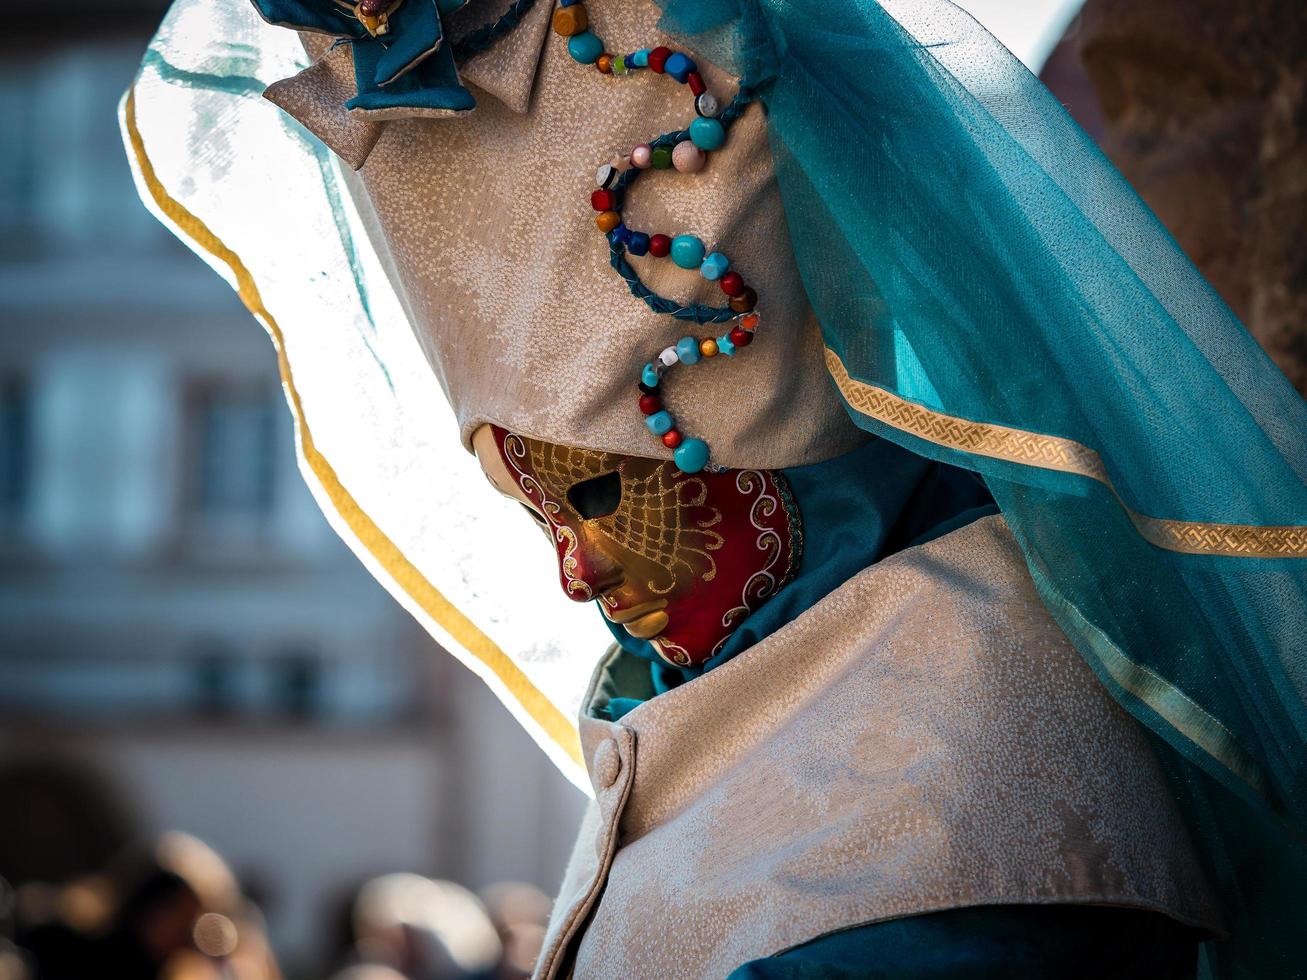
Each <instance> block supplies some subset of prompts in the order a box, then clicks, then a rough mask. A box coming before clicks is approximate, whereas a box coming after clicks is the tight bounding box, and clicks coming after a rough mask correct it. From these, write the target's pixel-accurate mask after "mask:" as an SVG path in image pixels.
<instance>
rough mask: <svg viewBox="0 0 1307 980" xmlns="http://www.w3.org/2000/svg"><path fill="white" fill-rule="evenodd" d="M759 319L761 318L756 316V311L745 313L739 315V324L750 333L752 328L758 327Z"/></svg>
mask: <svg viewBox="0 0 1307 980" xmlns="http://www.w3.org/2000/svg"><path fill="white" fill-rule="evenodd" d="M761 321H762V318H761V317H760V316H758V314H757V313H746V314H745V315H744V316H742V317H740V326H741V327H743V328H744V329H745V330H748V331H749V332H750V333H752V332H753V331H754V330H757V329H758V324H759V323H760V322H761Z"/></svg>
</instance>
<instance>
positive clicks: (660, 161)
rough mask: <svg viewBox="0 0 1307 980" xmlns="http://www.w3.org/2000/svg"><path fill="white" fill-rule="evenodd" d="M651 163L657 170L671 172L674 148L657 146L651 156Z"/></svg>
mask: <svg viewBox="0 0 1307 980" xmlns="http://www.w3.org/2000/svg"><path fill="white" fill-rule="evenodd" d="M649 162H650V163H651V164H652V165H653V168H654V169H655V170H671V169H672V148H671V147H670V146H655V147H654V151H653V153H652V154H650V157H649Z"/></svg>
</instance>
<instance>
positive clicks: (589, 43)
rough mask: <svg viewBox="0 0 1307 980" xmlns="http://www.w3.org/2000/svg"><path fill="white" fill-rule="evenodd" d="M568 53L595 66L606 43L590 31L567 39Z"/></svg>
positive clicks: (582, 61)
mask: <svg viewBox="0 0 1307 980" xmlns="http://www.w3.org/2000/svg"><path fill="white" fill-rule="evenodd" d="M567 53H568V54H570V55H571V56H572V58H573V59H574V60H575V61H579V62H580V63H581V64H583V65H593V64H594V63H595V62H596V61H598V60H599V56H600V55H601V54H603V53H604V42H603V41H601V40H599V38H598V37H597V36H595V35H594V34H592V33H591V32H590V31H582V32H581V33H580V34H573V35H572V36H571V37H569V38H568V39H567ZM719 125H720V124H719Z"/></svg>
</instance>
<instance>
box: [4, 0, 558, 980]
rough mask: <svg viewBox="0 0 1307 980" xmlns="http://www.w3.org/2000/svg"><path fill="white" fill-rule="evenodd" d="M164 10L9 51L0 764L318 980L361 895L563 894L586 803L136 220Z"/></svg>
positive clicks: (236, 336) (236, 321)
mask: <svg viewBox="0 0 1307 980" xmlns="http://www.w3.org/2000/svg"><path fill="white" fill-rule="evenodd" d="M162 7H163V4H162V3H146V2H144V0H141V2H131V0H122V2H119V0H113V2H110V3H106V4H103V5H99V6H96V7H93V8H90V7H88V8H87V10H86V11H84V13H85V14H86V16H85V17H84V18H83V19H82V20H80V21H79V20H78V19H77V18H76V17H70V16H69V14H70V13H71V14H76V13H77V12H78V10H77V5H76V4H73V5H72V8H71V10H70V11H66V12H65V13H64V14H63V18H62V19H61V22H62V23H63V24H64V25H65V27H66V29H63V30H61V31H59V32H50V33H47V34H46V35H45V36H44V37H43V38H42V39H41V40H39V41H33V40H32V39H24V38H22V37H21V36H20V37H17V38H11V39H10V40H9V41H6V42H3V43H4V44H5V45H6V47H7V49H8V50H7V51H6V57H5V58H4V59H0V109H2V110H3V118H4V119H5V121H6V122H5V125H6V129H7V131H8V132H7V136H6V139H5V150H4V152H3V153H0V769H3V767H4V766H5V765H7V764H11V763H16V762H18V761H22V760H32V759H41V758H68V759H73V760H77V761H79V762H81V763H84V764H87V765H90V766H92V767H93V768H94V769H95V770H96V771H97V772H98V773H100V774H101V775H102V776H103V777H104V778H105V779H106V780H107V781H108V782H109V783H111V784H112V785H114V786H116V787H118V789H119V790H120V792H121V794H122V795H123V796H124V798H125V800H126V802H127V810H128V812H129V814H130V820H131V821H132V822H133V825H134V827H135V829H136V830H137V831H138V832H139V833H142V834H148V833H153V832H158V831H160V830H164V829H178V830H183V831H187V832H189V833H192V834H195V835H196V836H198V837H200V838H201V839H203V840H205V841H206V842H208V843H209V844H210V845H212V846H213V847H214V848H216V849H217V850H218V851H219V852H220V853H221V854H222V855H223V856H224V857H225V858H226V859H227V860H228V861H229V862H230V863H231V864H232V866H233V867H234V868H235V870H236V872H237V873H238V874H239V875H242V876H244V877H245V878H246V879H247V881H248V882H249V883H250V885H251V886H252V888H253V889H254V891H255V892H256V894H259V895H262V896H263V897H264V903H265V910H266V912H267V914H268V920H269V927H270V933H271V936H272V940H273V943H274V946H275V947H276V948H277V950H278V952H279V953H280V954H281V955H282V957H283V959H284V961H285V962H286V963H287V965H289V966H290V967H291V973H292V975H293V974H294V972H295V969H294V967H295V965H296V964H300V965H301V967H302V969H303V970H308V971H310V973H309V974H306V975H312V971H314V970H316V969H318V968H319V967H320V964H318V963H316V962H315V957H316V956H317V951H319V950H321V949H323V948H324V947H325V944H326V942H327V939H326V937H325V935H324V930H326V929H328V928H330V925H331V923H330V921H329V920H330V915H331V912H332V909H333V907H334V906H335V905H337V904H338V903H339V902H340V901H341V900H342V899H343V896H344V894H345V892H346V891H347V890H348V889H349V888H351V887H353V886H355V885H357V884H358V882H359V881H360V880H361V879H362V878H364V877H367V876H370V875H374V874H377V873H381V872H389V871H401V870H404V871H416V872H421V873H425V874H437V875H440V876H443V877H447V878H451V879H453V880H456V881H459V882H462V883H464V884H466V885H469V886H471V887H473V888H477V887H481V886H483V885H486V884H489V883H491V882H493V881H498V880H504V879H523V880H526V881H529V882H533V883H535V884H537V885H540V886H541V887H543V888H545V889H546V890H548V891H552V889H553V888H554V886H555V885H556V884H557V879H558V878H559V876H560V875H561V871H562V867H563V865H564V863H565V860H566V853H567V850H568V848H569V847H570V842H571V838H572V835H573V833H574V830H575V825H576V821H577V819H578V818H579V813H580V809H581V804H582V799H581V796H580V794H579V793H578V792H577V791H576V790H575V789H573V788H572V787H570V786H569V785H567V784H566V783H565V782H564V781H563V780H562V778H561V777H560V776H558V774H557V773H556V772H555V771H554V770H553V768H552V766H551V765H550V764H549V762H548V761H547V760H546V759H545V757H544V756H543V754H541V753H540V752H539V751H538V750H537V749H535V748H534V746H532V745H531V743H530V741H529V739H528V738H527V737H526V736H525V735H524V734H523V733H521V732H520V731H519V730H518V728H517V725H516V724H515V723H514V722H512V720H511V719H510V717H509V716H508V714H507V712H505V711H504V710H503V709H502V708H501V707H500V706H499V705H498V703H497V702H496V701H495V699H494V698H493V697H492V696H491V695H490V694H489V693H488V692H487V691H486V690H485V689H484V688H483V687H482V685H481V683H480V681H478V680H476V679H475V678H474V677H472V675H471V674H470V673H468V672H467V671H466V670H464V669H463V668H462V667H461V666H459V665H458V664H457V663H455V662H454V661H453V659H452V658H450V657H449V656H448V655H446V654H445V653H444V652H443V651H441V650H439V649H438V648H437V647H436V645H435V644H434V643H433V642H432V641H431V640H430V638H429V637H427V636H426V635H425V634H424V633H423V632H422V631H421V630H420V629H419V628H418V627H417V626H416V625H415V624H414V623H413V622H412V620H411V619H410V618H409V617H408V616H407V614H405V613H404V612H403V611H402V610H401V609H400V608H399V607H398V605H396V604H395V603H394V602H393V601H392V600H391V599H390V598H389V596H387V595H386V594H385V592H384V591H383V590H382V589H381V588H380V587H379V586H378V585H377V584H376V583H375V582H374V581H373V579H372V578H371V577H370V576H369V575H368V573H367V572H366V571H365V570H364V569H363V567H362V566H361V565H360V564H359V563H358V562H357V561H356V560H355V558H354V557H353V555H352V554H350V553H349V551H348V550H347V549H346V548H345V546H344V545H343V544H342V543H341V542H340V541H339V540H338V539H337V538H336V537H335V535H334V534H333V532H332V531H331V530H330V528H329V527H328V526H327V524H326V521H325V519H324V518H323V517H322V515H321V514H320V512H319V511H318V509H317V507H316V505H315V503H314V502H313V500H312V498H311V496H310V495H309V492H308V490H307V489H306V488H305V486H304V485H303V483H302V481H301V479H300V477H299V474H298V472H297V470H296V465H295V458H294V448H293V447H294V443H293V438H292V436H293V434H292V432H291V422H290V417H289V414H288V413H287V411H286V410H285V407H284V403H283V401H282V395H281V392H280V389H279V385H278V381H277V376H276V365H275V360H274V355H273V351H272V349H271V346H270V344H269V342H268V340H267V338H266V337H265V336H264V335H263V333H262V331H261V330H260V328H259V327H258V325H257V324H256V323H255V321H254V320H253V319H252V318H251V317H250V316H249V315H248V314H247V313H246V312H245V310H244V309H243V308H242V307H241V306H240V304H239V302H238V301H237V299H236V297H235V295H234V294H233V293H232V292H231V291H230V290H229V289H228V287H227V286H226V285H225V284H224V283H223V282H222V281H221V280H220V279H219V278H218V277H217V276H215V275H214V274H213V273H212V272H210V271H209V269H208V268H207V267H206V266H205V265H204V264H203V263H202V262H200V261H199V260H198V259H197V258H196V257H194V256H193V255H191V254H190V253H189V252H187V251H185V250H184V249H183V248H182V247H181V246H180V245H179V244H178V243H177V242H176V240H175V239H174V238H173V237H172V236H171V235H170V234H168V233H167V232H166V231H165V230H164V229H163V228H162V227H160V226H159V225H157V224H156V222H155V221H154V219H153V218H152V217H151V216H150V215H149V214H148V213H147V212H146V211H145V210H144V208H143V207H142V206H141V205H140V203H139V202H138V200H137V198H136V194H135V192H134V190H133V188H132V186H131V179H130V176H129V174H128V171H127V167H126V163H125V160H124V156H123V153H122V150H121V144H120V139H119V136H118V132H117V124H116V115H115V104H116V101H117V98H118V96H119V95H120V94H121V93H122V92H123V91H124V89H125V88H126V86H127V84H128V82H129V81H130V79H131V76H132V73H133V70H134V66H135V63H136V61H137V60H138V58H139V56H140V52H141V50H142V48H143V45H144V42H145V40H146V39H147V37H148V33H149V30H150V29H151V28H152V26H153V24H154V23H155V22H157V19H158V17H159V16H160V15H161V12H162ZM106 11H108V14H109V16H106ZM29 42H30V43H29ZM487 774H493V779H489V778H487ZM23 805H24V801H23V800H21V799H7V800H0V806H3V807H5V808H7V809H8V810H9V811H10V814H11V816H14V815H15V810H16V811H17V812H16V819H17V825H18V826H20V827H21V825H22V822H23V816H24V815H23V813H22V807H23ZM33 819H36V816H35V815H33ZM4 825H5V826H7V827H12V826H15V821H14V819H11V820H9V821H8V822H6V823H5V824H4ZM2 853H3V849H2V848H0V854H2ZM84 870H94V869H89V868H88V869H84ZM5 872H6V869H5V868H3V867H0V876H3V875H4V874H5Z"/></svg>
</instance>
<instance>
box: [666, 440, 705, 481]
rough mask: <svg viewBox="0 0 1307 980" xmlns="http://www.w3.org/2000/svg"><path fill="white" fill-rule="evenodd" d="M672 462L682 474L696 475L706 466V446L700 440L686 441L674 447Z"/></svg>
mask: <svg viewBox="0 0 1307 980" xmlns="http://www.w3.org/2000/svg"><path fill="white" fill-rule="evenodd" d="M672 461H673V462H674V463H675V464H676V468H677V469H678V470H680V471H681V472H682V473H698V472H699V471H700V470H701V469H703V468H704V467H705V466H707V465H708V444H707V443H706V442H704V441H703V440H702V439H686V440H685V441H684V442H682V443H681V444H680V445H679V446H678V447H676V452H675V453H673V454H672Z"/></svg>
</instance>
